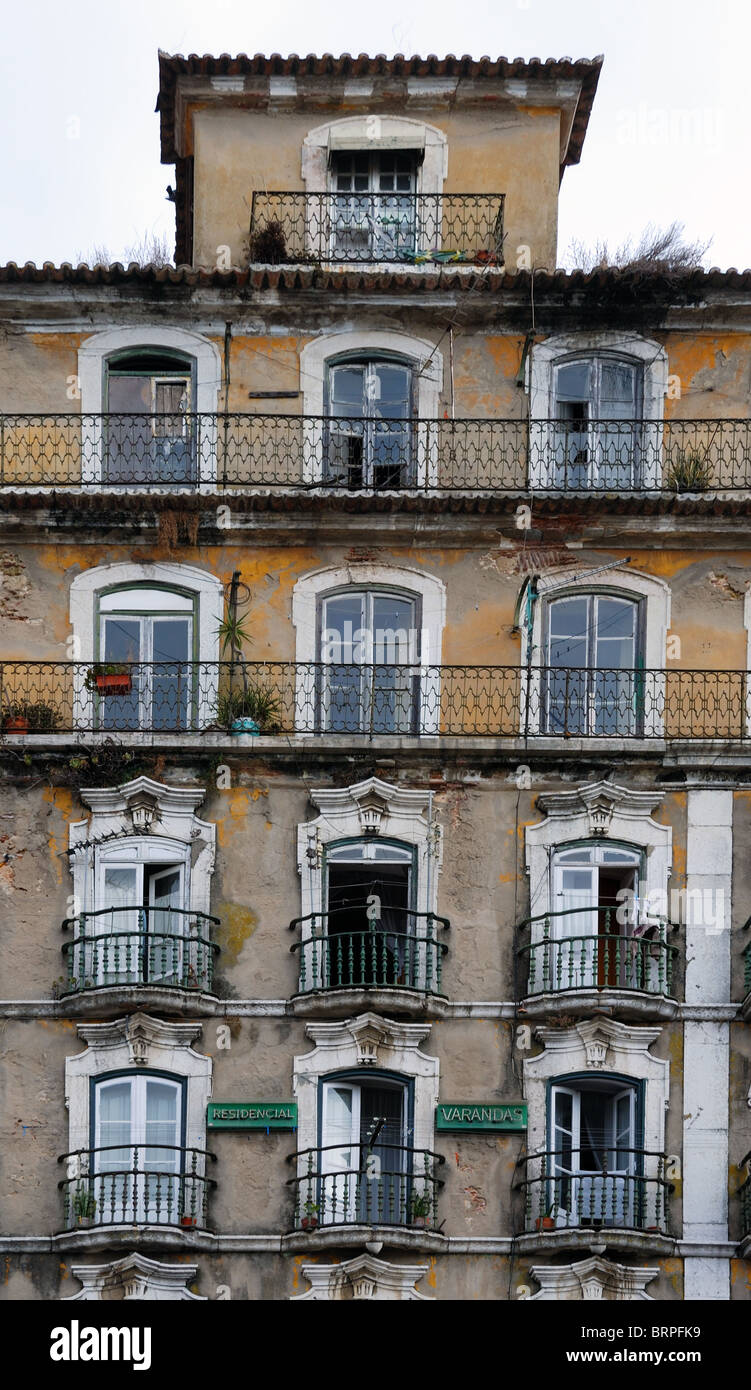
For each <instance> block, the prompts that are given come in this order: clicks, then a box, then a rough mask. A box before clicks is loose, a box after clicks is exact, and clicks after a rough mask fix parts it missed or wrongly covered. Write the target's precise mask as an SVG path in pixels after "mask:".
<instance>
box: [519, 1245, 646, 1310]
mask: <svg viewBox="0 0 751 1390" xmlns="http://www.w3.org/2000/svg"><path fill="white" fill-rule="evenodd" d="M529 1272H530V1274H531V1275H532V1278H533V1279H536V1280H537V1282H538V1284H539V1285H540V1291H539V1293H536V1294H533V1295H532V1299H531V1300H530V1301H531V1302H534V1301H535V1300H538V1301H540V1302H550V1301H552V1300H554V1299H555V1300H561V1301H563V1302H569V1303H573V1302H578V1301H579V1300H586V1301H603V1302H616V1301H618V1302H620V1301H624V1302H635V1301H637V1300H640V1299H645V1300H647V1301H651V1300H650V1296H649V1294H648V1293H646V1292H645V1290H646V1286H647V1284H649V1283H650V1282H651V1280H652V1279H656V1278H657V1276H658V1275H659V1273H660V1271H659V1269H636V1268H634V1267H632V1266H630V1265H621V1264H616V1263H615V1262H614V1261H612V1260H604V1259H602V1258H601V1256H599V1255H593V1256H592V1257H591V1258H590V1259H587V1260H577V1261H576V1263H575V1264H570V1265H532V1267H531V1269H530V1271H529Z"/></svg>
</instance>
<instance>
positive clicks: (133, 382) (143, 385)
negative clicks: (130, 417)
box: [107, 375, 151, 415]
mask: <svg viewBox="0 0 751 1390" xmlns="http://www.w3.org/2000/svg"><path fill="white" fill-rule="evenodd" d="M107 407H108V409H109V410H110V411H112V412H113V413H114V414H117V415H120V414H122V415H126V414H130V413H131V412H132V413H133V414H139V415H140V414H141V413H150V411H151V377H150V376H114V375H110V378H109V390H108V400H107Z"/></svg>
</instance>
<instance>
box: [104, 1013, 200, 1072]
mask: <svg viewBox="0 0 751 1390" xmlns="http://www.w3.org/2000/svg"><path fill="white" fill-rule="evenodd" d="M201 1031H202V1029H201V1024H200V1023H165V1022H164V1021H163V1020H162V1019H159V1018H150V1017H149V1015H148V1014H141V1013H137V1014H130V1015H128V1017H126V1018H116V1019H114V1020H113V1021H112V1023H79V1025H78V1035H79V1037H81V1038H83V1039H84V1042H87V1043H88V1045H89V1047H91V1048H95V1049H96V1050H97V1051H102V1050H105V1049H109V1048H115V1049H118V1050H120V1051H122V1050H123V1046H124V1045H125V1046H126V1047H127V1049H128V1056H129V1060H130V1061H131V1062H134V1063H135V1064H136V1065H137V1066H147V1065H150V1066H155V1065H158V1064H159V1063H160V1062H162V1063H164V1062H165V1060H166V1055H165V1054H169V1053H172V1051H173V1050H174V1049H175V1048H176V1047H177V1048H185V1047H190V1044H191V1043H192V1042H193V1041H194V1039H195V1038H198V1037H200V1036H201ZM196 1055H198V1054H196Z"/></svg>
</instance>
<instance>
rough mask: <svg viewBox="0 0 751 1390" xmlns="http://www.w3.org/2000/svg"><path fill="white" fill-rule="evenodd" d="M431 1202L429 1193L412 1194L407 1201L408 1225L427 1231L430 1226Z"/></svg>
mask: <svg viewBox="0 0 751 1390" xmlns="http://www.w3.org/2000/svg"><path fill="white" fill-rule="evenodd" d="M432 1205H433V1204H432V1202H431V1199H430V1193H429V1192H413V1193H412V1196H411V1197H410V1199H409V1223H410V1225H411V1226H421V1227H422V1228H423V1230H427V1229H428V1227H429V1226H430V1221H431V1216H432V1214H433V1211H432Z"/></svg>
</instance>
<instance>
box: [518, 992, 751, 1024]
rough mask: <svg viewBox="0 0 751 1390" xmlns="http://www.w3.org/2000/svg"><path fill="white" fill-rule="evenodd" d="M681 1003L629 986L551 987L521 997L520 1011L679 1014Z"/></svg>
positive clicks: (632, 1015) (533, 1013)
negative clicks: (622, 987)
mask: <svg viewBox="0 0 751 1390" xmlns="http://www.w3.org/2000/svg"><path fill="white" fill-rule="evenodd" d="M749 1002H750V1003H751V997H750V1000H749ZM680 1008H681V1006H680V1004H679V1003H678V1001H677V1000H676V999H670V998H668V996H667V995H664V994H641V993H639V992H638V991H636V990H628V989H578V990H577V989H573V990H551V991H550V992H549V993H547V994H533V995H529V996H528V997H527V998H525V999H522V1000H521V1002H520V1004H519V1013H520V1015H523V1016H524V1017H525V1018H546V1017H548V1016H550V1017H554V1016H555V1017H558V1016H559V1015H560V1014H561V1013H566V1014H583V1015H586V1016H590V1015H591V1014H592V1013H601V1014H602V1013H606V1014H611V1015H612V1017H613V1018H625V1019H630V1018H650V1019H653V1018H654V1019H657V1018H659V1019H671V1018H677V1017H678V1015H679V1013H680Z"/></svg>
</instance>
